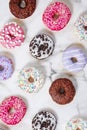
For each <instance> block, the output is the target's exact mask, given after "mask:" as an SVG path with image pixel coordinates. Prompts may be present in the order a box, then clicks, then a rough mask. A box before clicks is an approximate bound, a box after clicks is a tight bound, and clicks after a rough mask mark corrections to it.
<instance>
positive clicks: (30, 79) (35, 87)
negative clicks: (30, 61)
mask: <svg viewBox="0 0 87 130" xmlns="http://www.w3.org/2000/svg"><path fill="white" fill-rule="evenodd" d="M44 78H45V77H44V74H43V72H42V71H41V70H40V69H39V68H37V67H25V68H23V69H22V70H21V71H20V72H19V75H18V86H19V87H20V88H21V89H22V90H24V91H26V92H28V93H33V92H38V91H39V90H40V89H41V88H42V86H43V84H44Z"/></svg>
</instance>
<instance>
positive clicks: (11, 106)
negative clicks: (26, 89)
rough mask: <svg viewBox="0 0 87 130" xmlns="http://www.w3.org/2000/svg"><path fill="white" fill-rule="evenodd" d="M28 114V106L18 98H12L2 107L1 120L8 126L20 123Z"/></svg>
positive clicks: (5, 101) (3, 103)
mask: <svg viewBox="0 0 87 130" xmlns="http://www.w3.org/2000/svg"><path fill="white" fill-rule="evenodd" d="M25 113H26V104H25V103H24V101H23V100H22V99H21V98H19V97H16V96H10V97H8V98H6V99H5V100H4V101H2V103H1V105H0V119H1V120H2V121H3V122H4V123H6V124H8V125H16V124H17V123H19V122H20V121H21V120H22V118H23V117H24V115H25Z"/></svg>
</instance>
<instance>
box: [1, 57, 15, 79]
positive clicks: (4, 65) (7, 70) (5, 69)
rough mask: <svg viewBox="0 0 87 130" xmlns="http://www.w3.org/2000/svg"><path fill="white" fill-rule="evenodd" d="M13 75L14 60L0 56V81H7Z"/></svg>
mask: <svg viewBox="0 0 87 130" xmlns="http://www.w3.org/2000/svg"><path fill="white" fill-rule="evenodd" d="M12 73H13V63H12V60H11V59H9V58H8V57H6V56H0V80H6V79H8V78H10V77H11V75H12Z"/></svg>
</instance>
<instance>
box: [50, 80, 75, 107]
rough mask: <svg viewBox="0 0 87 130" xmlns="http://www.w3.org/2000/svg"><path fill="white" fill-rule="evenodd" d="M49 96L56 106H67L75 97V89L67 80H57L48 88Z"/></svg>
mask: <svg viewBox="0 0 87 130" xmlns="http://www.w3.org/2000/svg"><path fill="white" fill-rule="evenodd" d="M49 94H50V96H51V97H52V99H53V101H54V102H56V103H57V104H61V105H64V104H68V103H70V102H71V101H72V100H73V98H74V96H75V88H74V85H73V84H72V82H71V81H70V80H69V79H67V78H59V79H56V80H55V81H53V83H52V84H51V87H50V88H49Z"/></svg>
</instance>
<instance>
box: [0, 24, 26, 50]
mask: <svg viewBox="0 0 87 130" xmlns="http://www.w3.org/2000/svg"><path fill="white" fill-rule="evenodd" d="M24 39H25V33H24V30H23V28H22V27H21V26H19V25H18V24H17V23H16V22H11V23H8V24H6V25H5V26H4V28H3V29H2V30H1V31H0V43H1V44H2V45H3V46H4V47H5V48H15V47H16V46H21V44H22V43H23V42H24Z"/></svg>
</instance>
